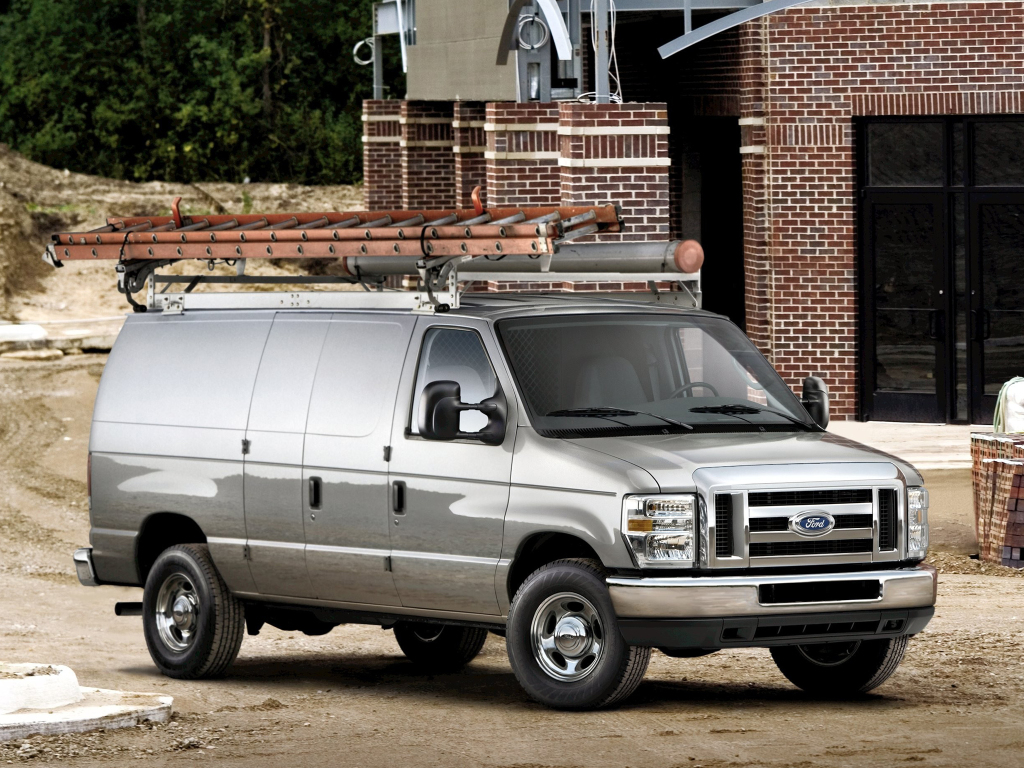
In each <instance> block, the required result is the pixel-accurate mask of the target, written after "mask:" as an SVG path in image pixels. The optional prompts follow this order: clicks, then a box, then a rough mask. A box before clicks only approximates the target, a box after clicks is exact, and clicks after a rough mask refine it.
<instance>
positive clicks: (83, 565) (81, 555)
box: [74, 547, 100, 587]
mask: <svg viewBox="0 0 1024 768" xmlns="http://www.w3.org/2000/svg"><path fill="white" fill-rule="evenodd" d="M74 559H75V571H76V572H77V573H78V580H79V581H80V582H82V586H85V587H98V586H99V585H100V582H99V580H98V579H97V578H96V569H95V568H93V565H92V548H91V547H81V548H80V549H76V550H75V557H74Z"/></svg>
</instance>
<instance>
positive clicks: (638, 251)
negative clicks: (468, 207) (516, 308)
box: [345, 241, 684, 275]
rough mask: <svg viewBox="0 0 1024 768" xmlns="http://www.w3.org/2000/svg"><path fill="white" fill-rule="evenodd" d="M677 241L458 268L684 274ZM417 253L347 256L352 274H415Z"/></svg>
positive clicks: (567, 249) (573, 248)
mask: <svg viewBox="0 0 1024 768" xmlns="http://www.w3.org/2000/svg"><path fill="white" fill-rule="evenodd" d="M679 245H680V243H679V242H678V241H669V242H664V241H663V242H636V243H582V244H566V245H563V246H562V247H561V248H560V249H559V250H558V253H557V254H556V255H555V256H554V257H553V258H552V259H551V265H550V267H549V269H548V272H547V273H545V272H544V271H543V269H542V267H543V264H542V261H545V260H542V259H538V258H536V257H530V256H526V255H519V254H509V255H508V256H505V257H504V258H502V259H500V260H493V261H492V260H489V259H485V258H483V257H480V258H476V259H473V260H471V261H467V262H465V263H464V264H462V265H461V269H463V270H465V271H466V272H472V273H488V274H491V273H494V274H501V273H503V272H529V273H536V274H558V273H560V272H565V273H580V272H594V273H599V272H615V273H634V274H654V273H665V274H684V273H683V272H682V271H681V270H680V269H679V268H678V266H676V262H675V259H674V255H675V253H676V249H677V248H678V246H679ZM421 258H422V257H420V256H409V257H405V256H349V257H348V258H347V259H346V260H345V262H346V267H347V269H348V270H349V272H351V273H356V270H357V269H358V270H359V274H363V275H414V274H417V272H416V262H417V261H419V260H420V259H421Z"/></svg>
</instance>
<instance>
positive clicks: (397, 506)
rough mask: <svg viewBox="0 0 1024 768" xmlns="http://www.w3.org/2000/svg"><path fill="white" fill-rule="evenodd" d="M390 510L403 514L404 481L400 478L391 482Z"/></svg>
mask: <svg viewBox="0 0 1024 768" xmlns="http://www.w3.org/2000/svg"><path fill="white" fill-rule="evenodd" d="M391 510H392V511H393V512H394V513H395V514H396V515H404V514H405V483H404V482H402V481H401V480H395V482H393V483H392V484H391Z"/></svg>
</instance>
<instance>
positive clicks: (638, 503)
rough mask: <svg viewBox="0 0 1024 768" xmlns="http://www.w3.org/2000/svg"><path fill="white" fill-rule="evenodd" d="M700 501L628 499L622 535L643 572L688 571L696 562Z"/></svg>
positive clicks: (688, 497)
mask: <svg viewBox="0 0 1024 768" xmlns="http://www.w3.org/2000/svg"><path fill="white" fill-rule="evenodd" d="M696 510H697V497H696V496H695V495H694V494H692V493H687V494H677V495H671V496H667V495H665V496H626V497H625V499H623V505H622V533H623V535H624V536H625V537H626V541H627V542H628V544H629V547H630V549H631V550H632V552H633V557H634V558H636V562H637V565H639V566H640V567H641V568H689V567H693V564H694V560H695V558H696V552H697V546H696V543H697V542H696V533H695V524H694V523H695V520H696V514H697V512H696Z"/></svg>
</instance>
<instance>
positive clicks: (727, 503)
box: [715, 493, 732, 557]
mask: <svg viewBox="0 0 1024 768" xmlns="http://www.w3.org/2000/svg"><path fill="white" fill-rule="evenodd" d="M731 554H732V495H731V494H728V493H720V494H718V495H717V496H715V555H716V556H717V557H728V556H729V555H731Z"/></svg>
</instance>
